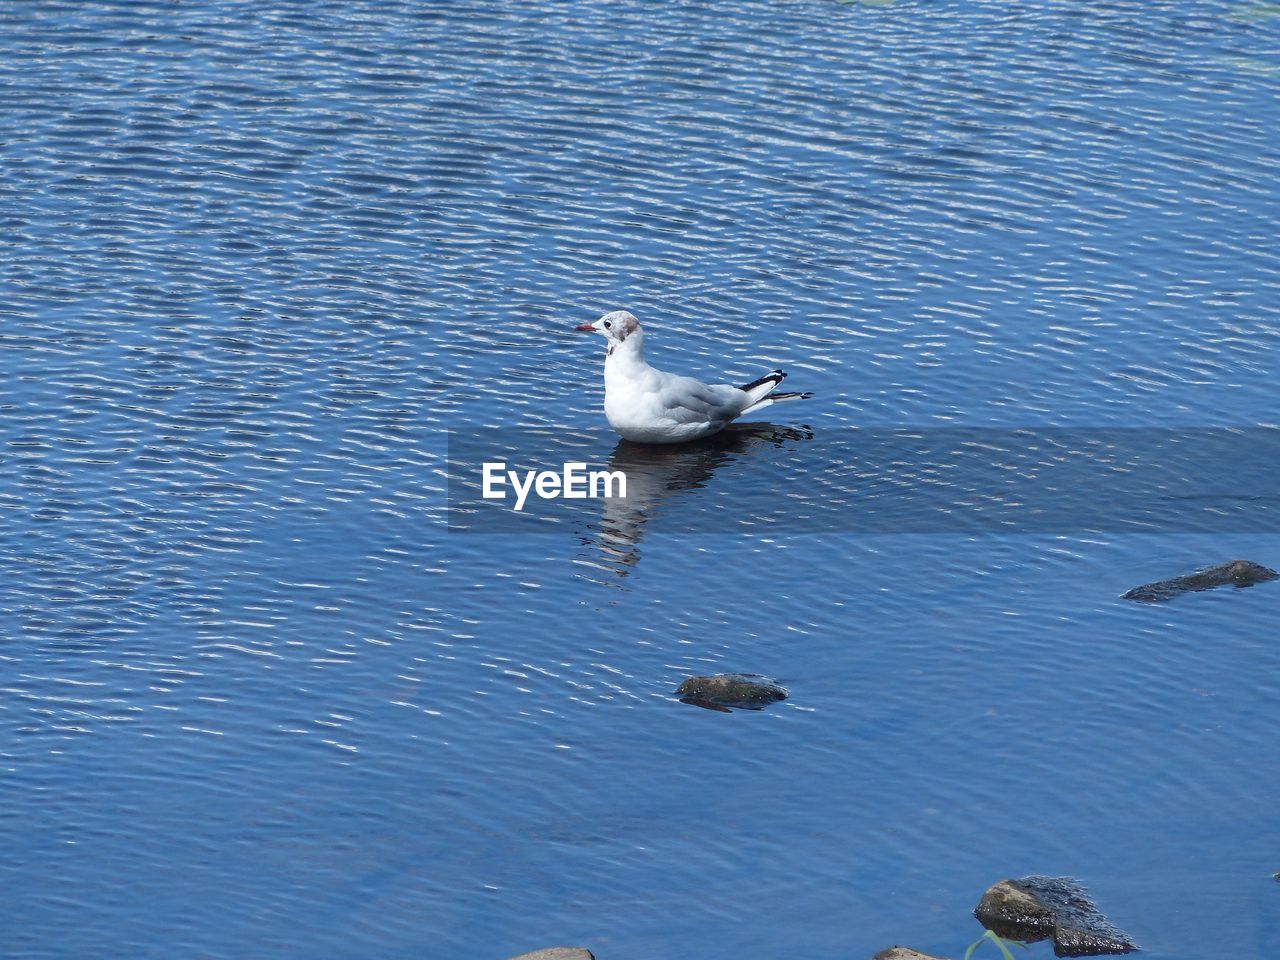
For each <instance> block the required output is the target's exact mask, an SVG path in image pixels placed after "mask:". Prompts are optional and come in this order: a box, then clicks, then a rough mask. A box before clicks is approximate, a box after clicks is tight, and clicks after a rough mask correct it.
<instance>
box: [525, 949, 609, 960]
mask: <svg viewBox="0 0 1280 960" xmlns="http://www.w3.org/2000/svg"><path fill="white" fill-rule="evenodd" d="M511 960H596V957H595V954H593V953H592V952H591V951H590V950H587V949H585V948H584V947H547V948H546V949H545V950H535V951H533V953H522V954H520V956H518V957H512V958H511Z"/></svg>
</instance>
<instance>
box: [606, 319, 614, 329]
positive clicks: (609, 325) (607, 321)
mask: <svg viewBox="0 0 1280 960" xmlns="http://www.w3.org/2000/svg"><path fill="white" fill-rule="evenodd" d="M612 326H613V321H611V320H606V321H605V322H604V328H605V329H606V330H608V329H609V328H610V327H612Z"/></svg>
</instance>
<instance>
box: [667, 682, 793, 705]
mask: <svg viewBox="0 0 1280 960" xmlns="http://www.w3.org/2000/svg"><path fill="white" fill-rule="evenodd" d="M676 696H677V697H679V698H680V699H681V700H682V701H683V702H685V703H692V704H694V705H695V706H699V707H706V708H708V709H710V710H719V711H721V712H723V713H728V712H729V708H730V707H736V708H737V709H739V710H759V709H760V708H761V707H763V706H765V705H766V704H770V703H773V702H775V701H777V700H785V699H786V698H787V691H786V688H784V687H781V686H779V685H778V684H776V683H774V682H773V681H772V680H770V679H768V678H767V677H759V676H756V675H755V674H754V673H722V674H718V675H716V676H714V677H690V678H689V679H687V680H685V682H684V683H682V684H680V686H679V687H677V688H676Z"/></svg>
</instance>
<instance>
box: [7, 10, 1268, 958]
mask: <svg viewBox="0 0 1280 960" xmlns="http://www.w3.org/2000/svg"><path fill="white" fill-rule="evenodd" d="M1278 50H1280V18H1277V17H1274V16H1272V15H1271V11H1270V10H1269V8H1267V7H1266V6H1265V5H1263V4H1233V3H1212V2H1203V3H1201V2H1169V3H1156V4H1152V3H1150V2H1082V3H1073V4H1058V3H1046V4H1029V5H1010V4H1007V3H1004V2H994V0H992V2H963V3H961V2H940V3H923V2H911V0H899V2H897V3H890V4H871V3H848V4H846V3H838V2H827V0H784V2H779V0H775V2H770V3H763V2H753V0H737V2H728V0H710V2H675V3H670V4H661V5H659V4H652V3H639V2H617V3H604V2H589V0H582V2H571V3H549V2H543V0H537V2H531V3H526V4H519V5H516V4H500V3H489V2H474V3H473V2H468V3H435V2H421V3H408V2H403V0H388V2H367V3H350V2H348V3H332V2H316V3H308V4H284V3H243V2H235V0H205V2H195V3H183V4H167V3H164V4H161V3H155V4H145V3H124V2H120V3H100V4H92V3H55V2H42V3H39V4H36V3H12V4H7V5H4V6H3V7H0V142H2V143H3V166H2V167H0V171H2V175H0V222H3V225H4V234H3V243H0V282H2V286H0V294H2V295H0V382H2V383H3V388H0V412H2V413H3V417H2V418H0V623H2V624H3V626H4V630H3V639H2V641H0V687H2V690H0V694H2V696H0V772H2V773H3V781H0V782H2V783H3V794H0V839H2V840H3V846H4V849H5V851H6V855H5V857H4V858H3V859H0V904H2V905H3V906H0V912H2V915H3V916H4V918H5V922H4V936H3V938H0V940H2V942H3V946H0V953H3V955H4V956H11V957H15V958H24V960H25V958H30V960H37V958H58V960H85V958H96V957H116V956H120V957H131V958H135V960H142V958H153V957H154V958H171V957H175V956H178V957H208V958H242V957H255V958H259V960H273V958H279V960H284V958H290V960H292V958H298V957H307V958H310V960H324V958H370V957H432V958H434V957H449V958H476V960H484V958H494V960H497V958H501V957H505V956H507V955H509V954H513V953H518V952H521V951H522V950H528V949H533V948H535V947H539V946H545V945H550V944H553V943H580V944H583V945H585V946H589V947H591V948H592V949H593V950H594V951H595V953H596V955H597V956H598V957H599V958H600V960H647V958H652V957H660V956H670V957H677V956H680V957H702V958H707V960H729V958H739V957H746V956H753V957H782V956H816V957H853V958H856V957H864V956H869V955H870V954H871V953H873V952H875V951H876V950H878V949H880V948H882V947H885V946H888V945H890V944H892V943H908V944H911V945H913V946H915V947H917V948H920V949H924V950H929V951H931V952H935V953H940V954H944V955H947V956H952V957H954V956H957V955H958V954H959V953H961V952H962V950H963V947H964V945H965V944H967V943H968V942H970V941H971V940H973V939H975V938H976V936H977V935H978V933H980V932H981V931H980V928H979V927H978V926H977V924H976V922H975V921H974V920H973V919H972V918H971V916H970V915H969V911H970V910H971V909H972V907H973V906H974V904H975V903H976V901H977V899H978V896H979V894H980V893H981V891H982V890H983V889H984V888H985V887H986V886H987V885H988V884H990V883H992V882H994V881H995V880H997V879H1000V878H1002V877H1006V876H1021V875H1023V874H1026V873H1033V872H1034V873H1048V874H1061V875H1071V876H1076V877H1078V878H1080V879H1081V880H1083V881H1084V882H1085V883H1086V884H1087V885H1088V886H1089V887H1090V888H1091V889H1092V890H1093V892H1094V893H1095V895H1096V896H1097V899H1098V901H1099V904H1100V906H1101V907H1102V909H1103V910H1104V911H1105V912H1107V913H1108V914H1109V915H1110V917H1111V918H1112V919H1113V920H1114V921H1115V922H1116V923H1117V924H1119V925H1120V926H1121V927H1123V928H1124V929H1125V930H1126V931H1128V932H1129V933H1130V934H1131V935H1132V936H1134V937H1135V938H1136V939H1137V940H1138V941H1139V942H1140V943H1142V945H1143V946H1144V948H1145V949H1146V955H1147V956H1149V957H1151V958H1152V960H1193V958H1195V960H1199V958H1203V957H1208V956H1223V957H1226V956H1230V957H1240V958H1252V957H1258V958H1262V957H1267V956H1273V955H1275V954H1276V953H1277V952H1280V899H1278V897H1277V888H1276V885H1275V881H1274V880H1272V878H1271V875H1272V873H1273V872H1275V871H1276V870H1278V869H1280V862H1278V859H1277V857H1278V855H1277V849H1278V848H1277V842H1276V841H1277V835H1278V831H1280V814H1278V813H1277V812H1276V808H1275V803H1274V797H1275V796H1276V793H1277V790H1278V789H1280V777H1277V772H1276V769H1275V764H1274V762H1273V758H1274V735H1273V734H1274V729H1275V725H1276V722H1277V720H1278V719H1280V701H1278V696H1280V679H1278V678H1280V669H1278V668H1280V652H1278V651H1280V647H1278V646H1277V644H1276V642H1275V637H1274V623H1275V616H1276V609H1277V604H1278V603H1280V588H1278V587H1277V586H1276V585H1275V584H1263V585H1260V586H1258V587H1255V588H1253V589H1251V590H1246V591H1233V590H1226V591H1223V590H1219V591H1214V592H1210V593H1204V594H1197V595H1193V596H1188V597H1183V598H1180V599H1178V600H1176V601H1174V602H1172V603H1169V604H1167V605H1159V606H1142V605H1137V604H1131V603H1126V602H1123V601H1120V600H1118V599H1117V597H1118V595H1119V594H1120V593H1122V592H1123V591H1124V590H1125V589H1127V588H1129V587H1132V586H1134V585H1136V584H1139V583H1143V582H1147V581H1151V580H1158V579H1163V578H1165V577H1169V576H1174V575H1177V574H1180V573H1185V572H1188V571H1190V570H1192V569H1194V568H1195V567H1197V566H1199V565H1201V564H1203V563H1208V562H1216V561H1219V560H1225V559H1229V558H1232V557H1237V556H1240V557H1247V558H1249V559H1252V560H1255V561H1258V562H1261V563H1265V564H1269V565H1271V566H1280V537H1278V536H1277V535H1275V534H1274V533H1267V532H1263V531H1259V532H1254V533H1249V532H1239V531H1236V532H1229V533H1223V534H1214V533H1212V532H1201V533H1196V534H1194V535H1183V534H1179V533H1177V532H1176V531H1169V532H1165V533H1160V534H1151V535H1138V534H1134V533H1131V532H1126V531H1125V530H1124V529H1114V530H1103V531H1099V532H1094V533H1090V534H1084V533H1081V532H1079V531H1072V530H1064V531H1062V532H1056V533H1055V532H1048V533H1040V534H1037V535H1027V534H1017V535H1013V534H996V533H992V532H977V533H974V534H972V535H961V534H947V533H938V534H928V535H896V534H894V533H892V532H887V533H886V532H881V533H877V534H875V535H860V534H858V533H857V532H853V531H847V532H834V531H833V532H829V533H826V534H823V533H821V532H816V533H815V532H809V533H802V534H798V533H795V532H789V531H788V530H787V529H786V528H785V527H783V528H778V527H776V526H775V527H770V528H767V529H749V521H750V518H736V520H737V524H736V526H737V527H741V528H742V529H738V530H736V532H724V533H715V532H712V533H700V532H690V531H689V530H687V529H685V528H684V527H683V526H682V525H681V524H679V523H676V522H669V523H664V521H663V518H662V517H661V516H659V517H656V518H654V519H653V520H652V521H651V522H649V523H647V524H646V525H645V528H644V530H643V538H642V540H639V541H637V539H636V538H635V537H633V538H631V539H630V540H629V541H627V540H624V541H623V542H621V543H617V544H615V543H614V542H613V541H611V540H610V539H609V536H608V530H607V529H606V528H605V526H604V525H602V526H601V528H600V529H599V530H596V531H591V530H587V531H582V530H575V529H570V528H568V527H565V528H557V529H555V530H552V531H550V532H544V533H542V534H541V535H537V536H533V535H527V534H522V533H518V532H517V533H508V534H488V535H479V534H475V535H469V534H459V533H450V532H449V531H448V529H447V517H446V480H447V471H446V459H445V450H446V442H445V437H446V431H454V432H456V433H460V434H462V435H466V434H467V433H469V432H473V431H476V430H478V429H479V428H482V427H490V426H494V425H508V426H509V425H526V426H540V427H549V426H550V427H556V428H564V429H568V430H582V431H589V430H594V429H596V428H597V427H598V426H599V425H600V423H601V412H600V401H601V385H600V364H601V345H600V343H599V342H598V341H595V340H592V339H590V338H586V339H584V338H582V337H580V336H575V335H574V334H573V333H572V332H571V329H570V328H571V327H572V326H573V325H574V324H577V323H581V322H583V321H590V320H593V319H594V318H595V317H597V316H598V315H599V314H601V313H603V312H604V311H605V310H609V309H616V308H623V307H625V308H627V309H630V310H632V311H633V312H634V313H636V314H637V316H639V317H640V319H641V321H642V322H643V323H644V324H645V326H646V330H647V340H648V347H649V354H650V357H651V359H653V360H654V361H655V362H656V363H658V364H660V365H663V366H667V367H673V368H678V369H680V370H682V371H683V372H686V373H690V374H694V375H697V376H701V377H704V378H707V379H713V380H716V381H729V382H745V381H746V380H749V379H752V378H754V377H755V376H758V375H759V374H760V373H762V372H764V371H766V370H768V369H771V368H772V367H774V366H781V367H784V368H785V369H786V370H787V371H788V372H789V373H790V376H791V379H790V380H789V381H788V386H789V387H792V386H793V387H794V388H795V389H803V390H812V391H813V392H814V393H815V397H814V399H812V400H810V401H807V402H806V403H805V404H804V405H803V406H800V405H793V406H791V407H782V406H779V407H776V408H773V409H771V410H770V411H768V413H769V414H770V416H771V417H772V418H773V419H774V420H775V421H776V422H779V423H782V424H799V423H801V422H803V423H804V424H806V425H807V426H808V427H809V428H811V429H812V431H813V432H814V434H815V437H816V438H817V439H815V441H814V442H813V443H809V444H804V443H794V444H791V445H789V446H787V447H786V449H787V455H788V456H789V457H792V458H798V459H801V460H802V459H804V458H805V457H821V456H822V452H823V451H824V450H831V449H840V447H839V446H836V447H832V446H830V445H826V446H824V445H823V444H822V443H821V442H819V441H820V440H821V438H822V437H823V436H828V437H829V436H831V435H832V434H833V432H835V431H840V430H843V429H845V428H847V427H849V426H864V427H868V426H870V427H875V426H880V427H897V426H909V427H928V428H941V427H947V426H958V427H987V426H990V427H1002V428H1008V427H1021V426H1037V427H1045V426H1050V427H1073V428H1082V429H1094V428H1098V429H1101V428H1108V429H1110V428H1143V427H1151V428H1155V427H1159V428H1177V427H1202V426H1219V427H1221V426H1244V425H1255V424H1271V425H1274V424H1275V423H1276V418H1275V395H1276V394H1275V390H1276V382H1277V374H1278V373H1280V362H1278V359H1280V255H1277V252H1276V249H1277V247H1276V243H1275V224H1276V223H1277V220H1278V219H1280V141H1277V139H1276V136H1275V131H1276V129H1277V128H1278V127H1280V98H1278V97H1277V82H1278V79H1280V56H1278V55H1277V51H1278ZM603 452H604V453H605V454H607V453H608V449H607V448H606V449H605V450H604V451H603ZM760 463H773V461H769V460H768V458H752V457H738V458H728V459H726V460H725V461H724V462H719V463H716V464H712V465H711V467H710V468H708V469H707V470H706V471H705V475H702V474H700V473H699V474H697V475H696V476H695V477H694V479H695V480H696V481H697V482H695V483H692V484H686V485H685V488H683V489H682V490H681V492H680V494H679V495H680V497H681V498H683V499H682V500H681V504H682V506H681V509H683V510H685V511H693V512H695V513H696V512H697V511H698V510H699V509H700V508H701V509H711V506H712V500H711V499H704V500H703V501H702V502H700V500H699V498H700V496H701V495H702V493H703V491H708V492H714V493H715V499H714V503H715V507H716V509H725V508H724V503H725V495H726V494H728V493H731V492H732V491H733V489H734V488H735V486H737V485H742V486H744V487H745V486H749V485H751V483H752V477H753V475H754V474H753V469H754V467H755V465H757V464H760ZM829 466H831V464H822V463H820V462H819V463H812V462H811V463H810V464H809V469H811V470H820V469H821V468H823V467H829ZM837 466H838V465H837ZM701 469H702V468H699V470H701ZM786 482H788V480H787V477H786V476H780V477H779V484H780V485H782V486H780V496H785V486H784V485H785V483H786ZM719 671H734V672H751V673H761V674H765V675H768V676H771V677H774V678H776V679H777V680H779V681H780V682H782V683H784V684H785V685H786V686H787V687H788V688H789V689H790V690H791V698H790V699H789V700H788V701H786V702H785V703H782V704H778V705H776V706H775V707H771V708H770V709H768V710H765V711H761V712H759V713H744V712H737V713H732V714H721V713H714V712H711V711H705V710H699V709H697V708H695V707H691V706H689V705H686V704H681V703H679V702H677V701H676V700H675V699H674V698H673V697H672V696H671V692H672V691H673V690H674V689H675V686H676V685H677V683H678V682H679V681H680V679H681V678H682V677H684V676H687V675H689V674H691V673H706V672H719ZM1049 955H1050V948H1049V947H1048V946H1047V945H1045V944H1038V945H1036V946H1033V947H1032V948H1031V951H1030V953H1029V954H1028V956H1029V957H1031V958H1033V960H1034V958H1045V957H1048V956H1049Z"/></svg>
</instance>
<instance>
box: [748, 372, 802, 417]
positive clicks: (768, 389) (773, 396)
mask: <svg viewBox="0 0 1280 960" xmlns="http://www.w3.org/2000/svg"><path fill="white" fill-rule="evenodd" d="M785 379H787V375H786V374H785V373H783V372H782V371H781V370H774V371H773V373H767V374H765V375H764V376H763V377H761V378H760V379H759V380H752V381H751V382H750V383H748V384H744V385H743V386H741V387H739V388H738V389H739V390H741V391H743V392H744V393H746V394H747V396H748V397H750V398H751V402H750V403H748V404H747V406H746V407H745V408H744V409H743V411H742V412H743V413H750V412H751V411H752V410H760V409H762V408H764V407H767V406H769V405H770V404H774V403H781V402H782V401H783V400H808V399H809V398H810V397H811V396H813V394H811V393H774V392H773V391H774V390H775V389H776V388H777V386H778V384H780V383H782V381H783V380H785Z"/></svg>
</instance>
